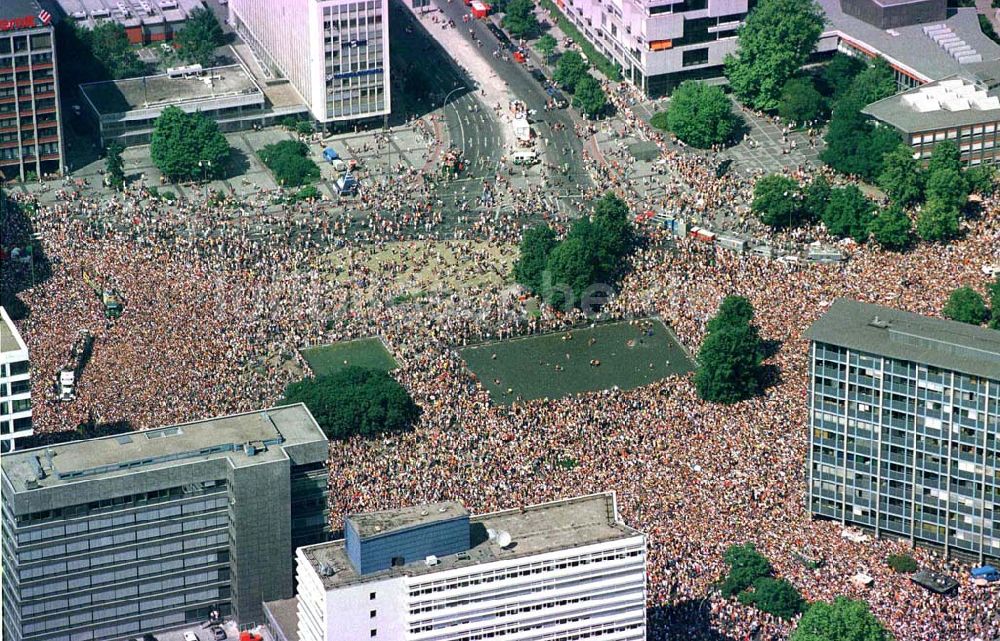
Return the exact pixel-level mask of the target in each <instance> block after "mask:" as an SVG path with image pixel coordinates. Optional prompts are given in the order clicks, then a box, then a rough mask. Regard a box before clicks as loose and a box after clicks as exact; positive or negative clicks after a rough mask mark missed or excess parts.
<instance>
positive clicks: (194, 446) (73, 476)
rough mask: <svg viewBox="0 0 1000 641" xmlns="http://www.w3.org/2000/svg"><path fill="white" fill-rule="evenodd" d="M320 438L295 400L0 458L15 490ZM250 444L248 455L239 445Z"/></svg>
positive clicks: (243, 457)
mask: <svg viewBox="0 0 1000 641" xmlns="http://www.w3.org/2000/svg"><path fill="white" fill-rule="evenodd" d="M317 441H322V442H324V443H325V442H326V436H325V435H324V434H323V432H322V430H320V428H319V426H318V425H317V424H316V421H315V420H314V419H313V417H312V414H310V413H309V410H307V409H306V406H305V405H303V404H301V403H299V404H296V405H287V406H284V407H274V408H270V409H265V410H259V411H256V412H246V413H244V414H233V415H230V416H222V417H218V418H211V419H206V420H202V421H195V422H192V423H184V424H181V425H171V426H168V427H160V428H157V429H151V430H142V431H138V432H128V433H125V434H119V435H117V436H106V437H102V438H94V439H88V440H84V441H74V442H70V443H64V444H61V445H52V446H49V447H37V448H33V449H28V450H19V451H16V452H12V453H10V454H7V455H5V456H4V457H3V458H2V459H0V465H2V468H3V474H4V476H6V477H7V479H8V480H9V481H10V482H11V485H12V486H13V488H14V490H15V491H16V492H23V491H29V490H36V489H45V488H50V487H56V486H59V485H64V484H66V483H71V482H75V481H87V480H93V479H104V478H110V477H115V476H122V475H129V474H136V473H138V472H145V471H150V470H156V469H162V468H165V467H171V466H175V465H178V464H185V463H191V462H199V461H207V460H213V459H225V458H228V459H229V460H230V461H231V462H232V464H233V465H234V467H242V466H244V465H253V464H255V463H259V462H264V461H273V460H277V459H279V458H281V457H283V456H284V453H283V452H282V447H283V446H288V445H299V444H304V443H311V442H317ZM247 443H251V444H254V445H255V449H254V453H253V455H250V454H249V453H248V452H247V450H246V449H245V445H246V444H247Z"/></svg>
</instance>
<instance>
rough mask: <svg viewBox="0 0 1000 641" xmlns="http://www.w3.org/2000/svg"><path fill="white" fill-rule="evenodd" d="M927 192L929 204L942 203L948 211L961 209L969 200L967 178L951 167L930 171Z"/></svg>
mask: <svg viewBox="0 0 1000 641" xmlns="http://www.w3.org/2000/svg"><path fill="white" fill-rule="evenodd" d="M926 191H927V201H928V202H938V203H941V204H942V205H944V206H945V207H947V208H948V209H956V210H958V209H961V208H962V207H964V206H965V203H966V201H967V200H968V199H969V192H968V189H967V187H966V184H965V178H963V176H962V173H961V171H959V170H956V169H953V168H951V167H938V168H936V169H929V170H928V175H927V189H926Z"/></svg>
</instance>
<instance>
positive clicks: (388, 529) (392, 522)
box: [347, 501, 469, 539]
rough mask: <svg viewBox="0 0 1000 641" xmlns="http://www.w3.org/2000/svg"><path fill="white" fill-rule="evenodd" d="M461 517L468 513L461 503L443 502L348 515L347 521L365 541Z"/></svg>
mask: <svg viewBox="0 0 1000 641" xmlns="http://www.w3.org/2000/svg"><path fill="white" fill-rule="evenodd" d="M461 516H469V511H468V510H466V509H465V507H464V506H463V505H462V504H461V503H459V502H458V501H444V502H441V503H430V504H427V505H414V506H413V507H404V508H402V509H398V510H384V511H382V512H365V513H363V514H349V515H348V516H347V520H348V521H350V522H351V523H353V524H354V527H355V528H356V529H357V532H358V536H359V537H361V538H363V539H365V538H368V537H372V536H382V535H384V534H390V533H392V532H399V531H402V530H408V529H410V528H415V527H421V526H424V525H429V524H431V523H438V522H441V521H449V520H451V519H454V518H458V517H461Z"/></svg>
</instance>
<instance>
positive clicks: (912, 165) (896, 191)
mask: <svg viewBox="0 0 1000 641" xmlns="http://www.w3.org/2000/svg"><path fill="white" fill-rule="evenodd" d="M878 186H879V187H880V188H881V189H882V191H884V192H885V193H886V195H887V196H889V198H891V199H892V201H893V202H894V203H896V204H898V205H900V206H901V207H909V206H910V205H915V204H916V203H919V202H920V201H921V200H923V197H924V172H923V170H922V169H921V167H920V163H919V162H917V160H916V159H915V158H914V157H913V149H912V148H911V147H910V146H909V145H906V144H900V145H898V146H897V147H896V148H895V149H893V150H891V151H889V152H887V153H886V154H885V156H883V158H882V171H881V172H880V173H879V175H878Z"/></svg>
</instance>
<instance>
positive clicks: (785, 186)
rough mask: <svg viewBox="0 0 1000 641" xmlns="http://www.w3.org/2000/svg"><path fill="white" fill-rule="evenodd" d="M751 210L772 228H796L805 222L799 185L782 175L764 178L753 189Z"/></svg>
mask: <svg viewBox="0 0 1000 641" xmlns="http://www.w3.org/2000/svg"><path fill="white" fill-rule="evenodd" d="M750 210H751V211H752V212H753V213H754V214H756V215H757V216H758V217H760V220H761V222H763V223H764V224H765V225H769V226H771V227H779V228H780V227H794V226H796V225H798V224H799V223H801V222H802V221H803V218H804V217H803V212H804V210H803V207H802V202H801V200H800V192H799V183H798V182H797V181H795V180H794V179H793V178H789V177H788V176H783V175H781V174H771V175H770V176H764V177H763V178H761V179H760V180H758V181H757V184H755V185H754V188H753V202H752V203H751V205H750Z"/></svg>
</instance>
